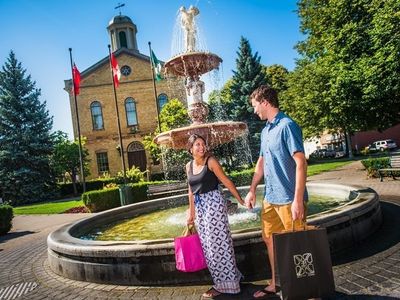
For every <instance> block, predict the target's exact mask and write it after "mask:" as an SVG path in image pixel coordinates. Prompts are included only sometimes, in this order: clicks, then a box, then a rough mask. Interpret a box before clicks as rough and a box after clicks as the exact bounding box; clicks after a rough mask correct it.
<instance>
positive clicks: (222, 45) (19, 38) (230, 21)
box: [0, 0, 303, 137]
mask: <svg viewBox="0 0 400 300" xmlns="http://www.w3.org/2000/svg"><path fill="white" fill-rule="evenodd" d="M120 2H121V3H125V6H124V7H123V8H122V14H123V15H127V16H129V17H130V18H131V19H132V21H133V22H134V23H135V24H136V26H137V28H138V33H137V42H138V47H139V51H140V52H141V53H143V54H146V55H148V44H147V42H148V41H151V43H152V48H153V51H154V52H155V53H156V55H157V56H158V58H159V59H160V60H163V61H166V60H168V59H169V58H170V56H171V40H172V35H173V28H174V24H175V21H176V16H177V11H178V9H179V7H180V6H182V5H183V6H186V7H189V6H190V5H191V4H193V5H195V6H197V7H198V8H199V9H200V16H199V19H198V21H199V25H200V30H201V32H202V34H203V36H204V37H205V39H206V43H207V47H208V50H209V51H211V52H213V53H215V54H217V55H218V56H220V57H221V58H222V59H223V65H222V68H221V70H222V71H221V77H222V80H221V81H226V80H227V79H229V78H230V77H231V76H232V70H234V69H236V64H235V60H236V57H237V54H236V52H237V50H238V47H239V41H240V36H244V37H246V38H247V39H248V40H249V41H250V45H251V47H252V50H253V53H254V52H256V51H257V52H258V54H259V55H260V56H261V63H262V64H265V65H270V64H281V65H283V66H285V67H286V68H288V69H289V70H292V69H293V68H294V65H295V58H296V57H297V52H296V51H295V50H294V49H293V47H294V45H295V44H296V43H297V42H298V41H300V40H302V39H303V37H302V35H301V33H300V31H299V19H298V17H297V14H296V12H295V10H296V1H294V0H282V1H276V0H247V1H245V0H240V1H228V0H197V1H183V0H182V1H176V0H157V1H156V0H147V1H143V0H142V1H139V0H129V1H128V0H127V1H120ZM117 4H118V1H111V0H96V1H94V0H68V1H61V0H51V1H50V0H35V1H33V0H0V36H1V37H2V38H1V43H0V65H4V62H5V60H6V58H7V57H8V54H9V52H10V50H11V49H12V50H13V51H14V52H15V54H16V56H17V59H18V60H19V61H21V62H22V65H23V67H24V68H26V69H27V71H28V73H29V74H31V76H32V78H33V80H35V81H36V84H37V87H38V88H40V89H41V90H42V96H41V100H42V101H47V108H48V109H49V111H50V114H51V115H53V116H54V130H62V131H64V132H67V133H68V134H69V135H70V137H72V121H71V113H70V108H69V100H68V94H67V93H66V92H65V91H64V90H63V87H64V80H65V79H69V78H70V77H71V70H70V63H69V52H68V48H69V47H71V48H72V49H73V56H74V60H75V62H76V65H77V66H78V68H79V70H80V71H81V72H82V71H83V70H85V69H86V68H88V67H90V66H91V65H93V64H95V63H96V62H98V61H99V60H100V59H102V58H104V57H106V56H107V55H108V48H107V45H108V44H109V37H108V33H107V29H106V27H107V25H108V22H109V21H110V20H111V18H112V17H113V16H115V15H117V14H118V11H117V10H115V9H114V7H115V6H116V5H117ZM222 83H223V82H222Z"/></svg>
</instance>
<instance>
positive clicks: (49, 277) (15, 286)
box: [0, 162, 400, 300]
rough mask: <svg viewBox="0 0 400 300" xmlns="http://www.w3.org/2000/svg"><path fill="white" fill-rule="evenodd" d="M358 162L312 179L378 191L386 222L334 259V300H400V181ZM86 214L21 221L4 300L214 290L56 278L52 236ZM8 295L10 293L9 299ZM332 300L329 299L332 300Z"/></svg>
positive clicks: (0, 246) (11, 238) (170, 295)
mask: <svg viewBox="0 0 400 300" xmlns="http://www.w3.org/2000/svg"><path fill="white" fill-rule="evenodd" d="M365 174H366V173H365V171H363V170H362V167H361V164H360V163H359V162H354V163H351V164H350V165H347V166H345V167H343V168H340V169H339V170H335V171H331V172H326V173H323V174H320V175H316V176H313V177H310V178H309V181H316V180H317V181H320V180H323V181H325V182H332V183H344V184H351V185H360V186H364V187H367V186H368V187H371V188H373V189H375V190H376V191H377V192H378V193H379V195H380V197H381V200H382V210H383V214H384V223H383V225H382V228H381V229H380V230H379V231H378V232H377V233H376V234H374V235H373V236H372V237H371V238H370V239H369V240H368V241H366V242H364V243H362V244H360V245H356V246H354V248H352V249H351V250H349V251H347V252H346V253H343V254H341V255H338V256H336V257H333V262H334V275H335V283H336V294H335V296H334V297H332V298H331V299H369V300H372V299H385V300H386V299H400V180H397V181H394V180H393V179H391V178H390V179H389V178H388V179H386V178H385V180H384V182H379V179H368V178H366V175H365ZM85 217H86V215H85V214H65V215H49V216H17V217H15V219H14V227H13V229H12V231H11V232H10V233H9V234H7V235H6V236H4V237H1V238H0V299H15V298H14V296H15V295H16V294H22V293H24V292H25V294H23V295H21V296H20V297H19V298H18V299H30V300H36V299H63V300H64V299H201V294H202V293H203V292H204V291H205V290H206V289H208V288H209V286H182V287H143V286H141V287H137V286H118V285H100V284H94V283H88V282H79V281H73V280H69V279H65V278H62V277H60V276H57V275H55V274H54V273H52V272H51V270H50V269H49V266H48V263H47V246H46V238H47V235H48V234H49V233H50V232H51V231H53V230H55V229H56V228H58V227H60V226H61V225H64V224H67V223H70V222H73V221H76V220H78V219H81V218H85ZM265 284H266V280H263V281H257V282H248V283H245V284H244V285H243V289H242V290H243V291H242V293H241V294H240V295H237V296H231V297H228V296H225V295H223V296H219V297H218V299H251V298H252V297H251V295H252V293H253V292H254V291H255V290H257V289H259V288H262V287H263V286H264V285H265ZM6 293H7V294H6ZM271 299H272V298H271ZM329 300H330V299H329Z"/></svg>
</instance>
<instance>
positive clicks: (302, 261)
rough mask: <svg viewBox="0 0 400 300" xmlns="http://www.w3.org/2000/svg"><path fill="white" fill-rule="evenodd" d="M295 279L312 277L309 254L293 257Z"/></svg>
mask: <svg viewBox="0 0 400 300" xmlns="http://www.w3.org/2000/svg"><path fill="white" fill-rule="evenodd" d="M293 259H294V265H295V267H296V276H297V278H302V277H309V276H314V275H315V271H314V265H313V257H312V254H311V253H304V254H295V255H293Z"/></svg>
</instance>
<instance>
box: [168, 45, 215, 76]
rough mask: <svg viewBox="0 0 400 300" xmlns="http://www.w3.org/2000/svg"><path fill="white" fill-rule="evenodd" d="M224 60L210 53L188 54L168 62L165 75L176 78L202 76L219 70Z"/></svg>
mask: <svg viewBox="0 0 400 300" xmlns="http://www.w3.org/2000/svg"><path fill="white" fill-rule="evenodd" d="M221 62H222V59H221V58H220V57H219V56H218V55H216V54H213V53H210V52H197V51H196V52H186V53H183V54H180V55H178V56H175V57H173V58H171V59H170V60H168V61H167V62H166V63H165V65H164V68H165V73H166V74H171V75H174V76H182V77H187V76H196V75H198V76H201V75H202V74H205V73H207V72H210V71H212V70H214V69H217V68H218V66H219V64H220V63H221Z"/></svg>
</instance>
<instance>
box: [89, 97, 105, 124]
mask: <svg viewBox="0 0 400 300" xmlns="http://www.w3.org/2000/svg"><path fill="white" fill-rule="evenodd" d="M90 112H91V113H92V124H93V130H102V129H104V123H103V112H102V110H101V104H100V102H99V101H93V102H92V103H91V104H90Z"/></svg>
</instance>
